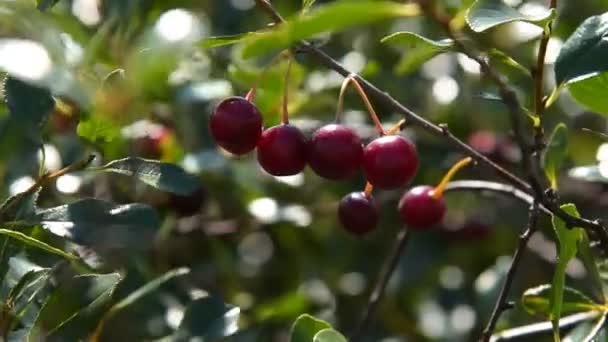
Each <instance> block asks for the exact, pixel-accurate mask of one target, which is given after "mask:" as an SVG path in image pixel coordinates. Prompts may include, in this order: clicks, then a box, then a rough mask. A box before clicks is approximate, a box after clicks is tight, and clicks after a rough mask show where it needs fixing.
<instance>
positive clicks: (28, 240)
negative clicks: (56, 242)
mask: <svg viewBox="0 0 608 342" xmlns="http://www.w3.org/2000/svg"><path fill="white" fill-rule="evenodd" d="M0 235H4V236H8V237H10V238H12V239H15V240H17V241H19V242H21V243H22V244H24V245H26V246H29V247H32V248H38V249H41V250H43V251H46V252H49V253H51V254H55V255H58V256H60V257H63V258H65V259H67V260H77V259H78V257H77V256H75V255H72V254H70V253H66V252H64V251H63V250H61V249H59V248H55V247H53V246H51V245H49V244H47V243H45V242H42V241H40V240H37V239H34V238H33V237H30V236H28V235H26V234H23V233H21V232H18V231H16V230H11V229H2V228H0Z"/></svg>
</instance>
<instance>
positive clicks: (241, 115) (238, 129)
mask: <svg viewBox="0 0 608 342" xmlns="http://www.w3.org/2000/svg"><path fill="white" fill-rule="evenodd" d="M262 124H263V123H262V115H261V114H260V112H259V111H258V109H257V107H256V106H255V105H254V104H253V103H251V102H250V101H248V100H247V99H245V98H243V97H238V96H233V97H229V98H227V99H225V100H223V101H222V102H220V103H219V104H218V105H217V107H216V108H215V110H214V111H213V113H212V114H211V118H210V119H209V130H210V131H211V135H212V136H213V138H214V139H215V141H216V143H217V144H218V145H219V146H221V147H222V148H223V149H225V150H226V151H228V152H230V153H232V154H236V155H242V154H246V153H248V152H251V151H252V150H253V149H254V148H255V147H256V145H257V142H258V140H259V139H260V136H261V134H262Z"/></svg>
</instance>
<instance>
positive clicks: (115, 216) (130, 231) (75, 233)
mask: <svg viewBox="0 0 608 342" xmlns="http://www.w3.org/2000/svg"><path fill="white" fill-rule="evenodd" d="M38 219H39V220H40V222H41V224H42V227H43V228H45V229H47V230H49V231H50V232H51V233H53V234H55V235H59V236H64V237H67V238H69V239H72V240H73V241H75V242H76V243H78V244H82V245H85V246H89V247H93V248H95V249H97V250H102V251H110V250H116V249H124V248H126V247H128V248H129V249H135V250H141V249H145V248H149V247H150V246H151V244H152V242H153V239H154V235H155V232H156V230H157V228H158V227H159V219H158V216H157V214H156V211H154V209H153V208H152V207H150V206H148V205H145V204H140V203H133V204H124V205H114V204H112V203H110V202H107V201H102V200H97V199H83V200H80V201H77V202H74V203H72V204H67V205H62V206H59V207H55V208H50V209H46V210H42V211H40V212H38Z"/></svg>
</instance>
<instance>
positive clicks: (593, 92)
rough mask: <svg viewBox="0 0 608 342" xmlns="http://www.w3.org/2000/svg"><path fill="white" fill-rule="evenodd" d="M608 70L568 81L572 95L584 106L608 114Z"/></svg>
mask: <svg viewBox="0 0 608 342" xmlns="http://www.w3.org/2000/svg"><path fill="white" fill-rule="evenodd" d="M607 89H608V72H603V73H601V74H599V75H597V76H593V77H589V78H585V79H584V80H582V81H578V82H570V83H568V91H569V92H570V95H572V97H573V98H574V99H575V100H576V102H578V103H580V104H581V105H583V106H584V107H586V108H588V109H590V110H592V111H594V112H596V113H600V114H604V115H608V97H606V90H607Z"/></svg>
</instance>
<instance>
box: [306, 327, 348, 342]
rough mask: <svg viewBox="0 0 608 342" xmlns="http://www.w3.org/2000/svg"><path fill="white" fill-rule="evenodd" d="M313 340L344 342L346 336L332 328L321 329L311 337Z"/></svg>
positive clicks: (318, 341)
mask: <svg viewBox="0 0 608 342" xmlns="http://www.w3.org/2000/svg"><path fill="white" fill-rule="evenodd" d="M312 341H313V342H346V337H344V335H342V334H340V333H339V332H338V331H336V330H334V329H323V330H321V331H319V332H318V333H317V334H316V335H315V337H314V338H313V339H312Z"/></svg>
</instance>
